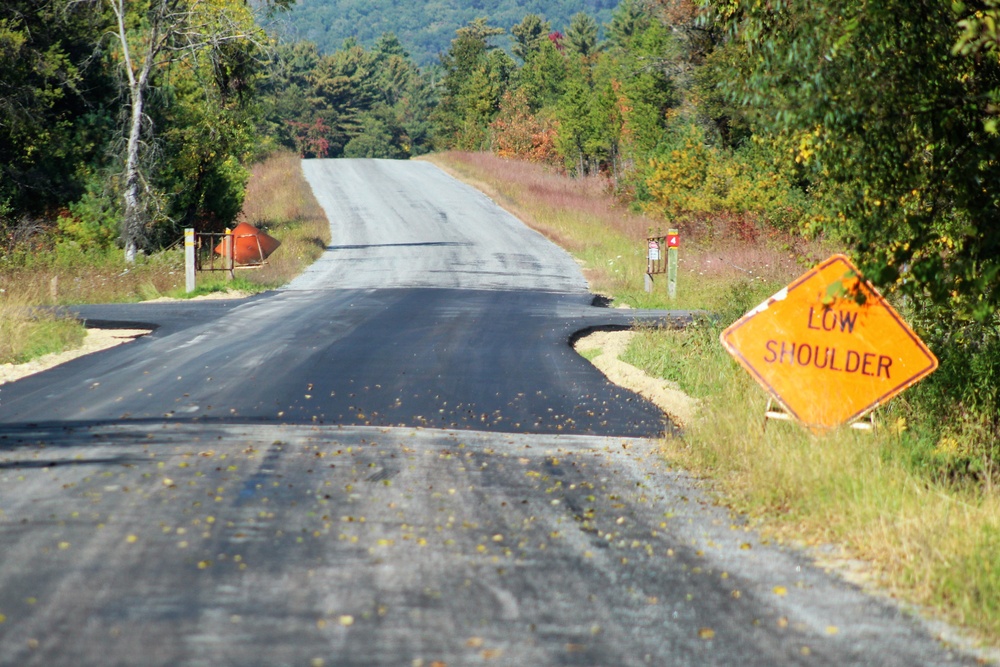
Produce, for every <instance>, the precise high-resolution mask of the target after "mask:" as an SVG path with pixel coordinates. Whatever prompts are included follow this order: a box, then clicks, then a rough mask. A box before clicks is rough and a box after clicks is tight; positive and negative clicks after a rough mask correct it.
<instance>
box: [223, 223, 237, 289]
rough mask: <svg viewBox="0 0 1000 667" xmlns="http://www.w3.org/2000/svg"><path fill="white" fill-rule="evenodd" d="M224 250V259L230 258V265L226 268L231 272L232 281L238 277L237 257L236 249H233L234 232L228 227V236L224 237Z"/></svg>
mask: <svg viewBox="0 0 1000 667" xmlns="http://www.w3.org/2000/svg"><path fill="white" fill-rule="evenodd" d="M222 242H223V246H222V247H223V249H224V250H225V252H224V253H222V255H223V257H224V258H228V260H229V265H228V266H227V267H226V268H227V269H228V270H229V271H228V272H229V279H230V280H232V279H233V278H235V277H236V255H235V254H234V250H235V248H234V247H233V230H231V229H229V227H226V235H225V236H224V237H222Z"/></svg>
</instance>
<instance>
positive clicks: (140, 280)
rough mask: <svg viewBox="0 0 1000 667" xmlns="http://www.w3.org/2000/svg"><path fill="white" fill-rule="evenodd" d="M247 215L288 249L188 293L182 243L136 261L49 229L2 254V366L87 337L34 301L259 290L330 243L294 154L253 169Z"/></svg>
mask: <svg viewBox="0 0 1000 667" xmlns="http://www.w3.org/2000/svg"><path fill="white" fill-rule="evenodd" d="M240 219H241V220H246V221H247V222H249V223H250V224H252V225H255V226H258V227H263V228H265V229H266V230H267V232H268V233H269V234H271V235H272V236H274V237H275V238H277V239H278V240H280V241H281V244H282V245H281V247H280V248H279V249H278V250H277V251H276V252H275V253H274V255H272V256H271V257H270V258H269V260H268V264H267V265H265V266H264V267H262V268H260V269H254V270H247V271H242V270H241V271H237V275H236V279H235V280H233V281H228V280H227V277H226V275H225V274H224V273H216V274H209V273H202V274H200V275H199V276H198V289H197V291H196V292H195V293H194V294H191V295H188V294H186V293H185V291H184V256H183V246H182V245H181V244H178V245H177V246H176V247H174V248H172V249H169V250H164V251H160V252H157V253H154V254H152V255H149V256H142V257H140V258H139V260H138V261H137V262H136V263H135V264H134V265H132V266H129V265H127V264H126V263H125V261H124V258H123V256H122V255H123V253H122V251H121V250H119V249H117V248H108V249H99V250H93V249H92V250H83V249H81V248H79V247H76V246H74V245H71V244H67V243H60V242H59V240H58V239H57V238H55V237H54V235H53V234H52V233H51V232H46V231H42V232H41V233H39V234H37V235H36V236H35V237H34V238H33V242H32V243H31V244H30V245H29V244H24V245H21V246H20V247H18V248H17V249H15V250H13V251H12V252H8V253H6V254H0V363H9V362H21V361H27V360H29V359H32V358H34V357H37V356H40V355H42V354H45V353H48V352H59V351H62V350H65V349H70V348H72V347H74V346H75V345H79V343H80V341H82V340H83V337H84V333H85V332H84V330H83V327H82V326H80V325H79V324H78V323H77V322H75V321H74V320H68V319H62V318H59V317H56V316H54V315H50V314H46V313H45V312H44V311H39V310H35V309H33V307H34V306H51V305H66V304H77V303H110V302H122V301H143V300H148V299H155V298H158V297H161V296H167V297H175V298H185V297H187V296H197V295H199V294H205V293H208V292H215V291H224V290H227V289H238V290H241V291H246V292H259V291H263V290H266V289H271V288H273V287H277V286H279V285H283V284H284V283H286V282H288V281H289V280H290V279H291V278H293V277H294V276H296V275H298V273H300V272H301V271H302V269H304V268H305V267H306V266H308V265H309V264H311V263H312V262H313V261H315V260H316V258H317V257H319V255H320V254H321V253H322V252H323V249H324V248H325V247H326V245H327V244H328V243H329V225H328V224H327V221H326V217H325V216H324V214H323V212H322V210H321V209H320V208H319V205H318V204H317V203H316V200H315V199H314V198H313V195H312V191H311V190H310V188H309V185H308V183H306V181H305V178H304V177H303V176H302V171H301V169H300V167H299V159H298V157H296V156H295V155H294V154H292V153H279V154H276V155H273V156H272V157H270V158H269V159H267V160H265V161H263V162H261V163H259V164H257V165H255V166H254V167H253V169H252V174H251V177H250V182H249V184H248V186H247V196H246V204H245V206H244V209H243V213H242V216H241V218H240Z"/></svg>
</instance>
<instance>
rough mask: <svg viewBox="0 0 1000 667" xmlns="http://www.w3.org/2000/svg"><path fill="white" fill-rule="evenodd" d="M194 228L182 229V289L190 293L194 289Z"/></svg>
mask: <svg viewBox="0 0 1000 667" xmlns="http://www.w3.org/2000/svg"><path fill="white" fill-rule="evenodd" d="M194 269H195V266H194V229H193V228H192V227H188V228H187V229H185V230H184V289H185V291H186V292H187V293H188V294H190V293H191V292H193V291H194V290H195V273H194Z"/></svg>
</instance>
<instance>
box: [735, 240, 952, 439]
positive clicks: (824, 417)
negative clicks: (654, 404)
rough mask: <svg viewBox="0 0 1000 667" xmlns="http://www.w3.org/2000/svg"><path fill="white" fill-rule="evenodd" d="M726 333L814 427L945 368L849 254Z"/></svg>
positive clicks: (794, 412) (853, 414)
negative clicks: (867, 278) (939, 364)
mask: <svg viewBox="0 0 1000 667" xmlns="http://www.w3.org/2000/svg"><path fill="white" fill-rule="evenodd" d="M721 338H722V344H723V346H725V348H726V350H728V351H729V353H730V354H731V355H733V357H735V358H736V360H737V361H738V362H739V363H740V365H742V366H743V367H744V368H745V369H746V370H747V371H749V372H750V374H751V375H752V376H753V377H754V379H756V380H757V382H759V383H760V384H761V386H763V387H764V389H766V390H767V391H768V393H770V394H771V396H773V397H774V399H775V400H777V401H778V402H779V403H780V404H781V405H782V406H783V407H784V408H785V410H787V411H788V413H789V414H790V415H791V416H793V417H794V418H795V419H797V420H798V421H800V422H802V424H804V425H805V426H808V427H809V428H811V429H813V430H825V429H830V428H834V427H837V426H840V425H842V424H846V423H848V422H851V421H853V420H855V419H857V418H858V417H861V416H862V415H864V414H865V413H866V412H868V411H869V410H871V409H872V408H874V407H875V406H877V405H879V404H880V403H883V402H885V401H887V400H888V399H890V398H892V397H893V396H895V395H896V394H898V393H899V392H901V391H903V390H904V389H906V388H907V387H909V386H911V385H913V384H914V383H916V382H917V381H918V380H920V379H922V378H924V377H925V376H927V375H928V374H930V373H931V372H933V371H934V369H936V368H937V366H938V360H937V358H936V357H935V356H934V354H933V353H931V351H930V350H929V349H927V346H926V345H924V343H923V341H922V340H920V338H918V337H917V335H916V334H915V333H914V332H913V330H912V329H910V327H909V326H908V325H907V324H906V322H904V321H903V319H902V318H901V317H900V316H899V314H898V313H897V312H896V311H895V310H894V309H893V307H892V306H890V305H889V303H888V302H887V301H886V300H885V298H884V297H883V296H882V295H881V294H879V293H878V291H877V290H876V289H875V287H874V286H873V285H872V284H871V283H869V282H868V281H866V280H864V279H863V278H862V277H861V274H860V273H859V271H858V269H857V268H856V267H855V266H854V265H853V264H852V263H851V261H850V260H849V259H847V257H845V256H844V255H834V256H833V257H830V258H829V259H827V260H825V261H823V262H822V263H820V264H819V265H818V266H817V267H815V268H814V269H812V270H811V271H808V272H807V273H805V274H804V275H803V276H802V277H800V278H799V279H798V280H796V281H795V282H793V283H792V284H791V285H789V286H788V287H786V288H785V289H783V290H781V291H780V292H778V293H777V294H775V295H774V296H772V297H771V298H770V299H768V300H767V301H765V302H764V303H762V304H760V305H759V306H757V307H756V308H754V309H753V310H751V311H750V312H749V313H747V314H746V315H744V316H743V317H742V318H740V319H739V320H737V321H736V322H734V323H733V324H732V325H731V326H730V327H729V328H728V329H726V330H725V331H723V332H722V336H721Z"/></svg>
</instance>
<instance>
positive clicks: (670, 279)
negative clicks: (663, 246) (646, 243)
mask: <svg viewBox="0 0 1000 667" xmlns="http://www.w3.org/2000/svg"><path fill="white" fill-rule="evenodd" d="M666 241H667V296H668V297H670V298H671V299H676V298H677V262H678V259H677V248H679V247H680V244H681V242H680V234H679V233H678V231H677V230H676V229H668V230H667V239H666Z"/></svg>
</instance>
